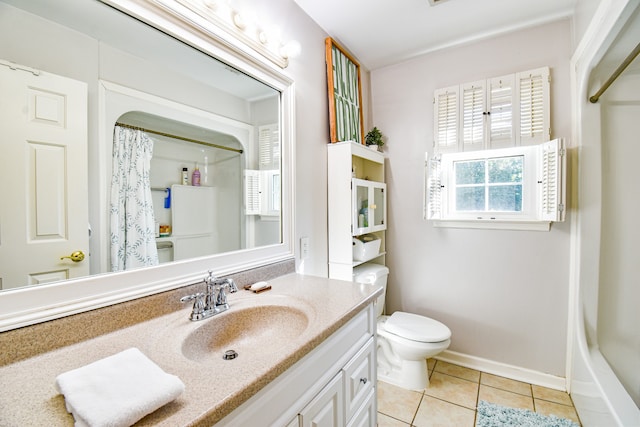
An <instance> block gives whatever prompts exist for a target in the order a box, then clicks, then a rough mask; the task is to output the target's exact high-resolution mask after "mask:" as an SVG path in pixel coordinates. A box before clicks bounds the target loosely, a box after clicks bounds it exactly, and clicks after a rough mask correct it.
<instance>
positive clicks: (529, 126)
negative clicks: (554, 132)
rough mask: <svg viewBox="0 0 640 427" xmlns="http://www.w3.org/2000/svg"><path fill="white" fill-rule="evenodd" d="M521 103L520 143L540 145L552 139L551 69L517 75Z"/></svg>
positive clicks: (539, 69)
mask: <svg viewBox="0 0 640 427" xmlns="http://www.w3.org/2000/svg"><path fill="white" fill-rule="evenodd" d="M516 82H517V85H518V100H519V102H520V110H519V115H520V120H519V128H520V129H519V143H520V145H531V144H538V143H541V142H544V141H548V140H549V139H550V138H551V125H550V107H549V105H550V101H549V86H550V84H549V68H548V67H544V68H538V69H536V70H531V71H525V72H522V73H517V74H516Z"/></svg>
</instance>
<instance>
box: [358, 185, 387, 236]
mask: <svg viewBox="0 0 640 427" xmlns="http://www.w3.org/2000/svg"><path fill="white" fill-rule="evenodd" d="M351 195H352V201H351V210H352V220H351V224H352V230H353V233H352V234H353V235H354V236H360V235H362V234H365V233H371V232H373V231H381V230H386V229H387V184H385V183H383V182H377V181H367V180H364V179H357V178H354V179H353V180H352V183H351Z"/></svg>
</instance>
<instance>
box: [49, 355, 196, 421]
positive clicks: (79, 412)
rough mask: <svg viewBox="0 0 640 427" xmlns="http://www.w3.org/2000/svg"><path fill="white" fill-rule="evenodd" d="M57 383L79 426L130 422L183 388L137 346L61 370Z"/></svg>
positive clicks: (162, 404) (138, 418) (166, 400)
mask: <svg viewBox="0 0 640 427" xmlns="http://www.w3.org/2000/svg"><path fill="white" fill-rule="evenodd" d="M56 386H57V387H58V390H59V391H60V393H62V394H63V395H64V398H65V402H66V405H67V411H68V412H70V413H71V414H72V415H73V417H74V419H75V421H76V424H75V425H76V427H81V426H91V427H97V426H105V427H106V426H109V427H117V426H130V425H132V424H135V423H136V422H137V421H138V420H140V419H141V418H143V417H144V416H145V415H147V414H150V413H151V412H153V411H155V410H156V409H158V408H160V407H161V406H164V405H166V404H167V403H169V402H171V401H172V400H174V399H176V398H177V397H178V396H179V395H180V394H181V393H182V392H183V391H184V384H183V383H182V381H180V379H179V378H178V377H176V376H175V375H170V374H167V373H166V372H164V371H163V370H162V368H160V367H159V366H158V365H156V364H155V363H153V362H152V361H151V360H150V359H149V358H147V356H145V355H144V354H142V352H141V351H140V350H138V349H137V348H130V349H128V350H125V351H123V352H121V353H117V354H114V355H113V356H109V357H107V358H104V359H101V360H98V361H96V362H93V363H90V364H89V365H86V366H83V367H81V368H78V369H74V370H72V371H69V372H65V373H63V374H60V375H58V377H57V378H56Z"/></svg>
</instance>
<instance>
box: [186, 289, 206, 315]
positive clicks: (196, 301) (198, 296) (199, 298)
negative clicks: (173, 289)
mask: <svg viewBox="0 0 640 427" xmlns="http://www.w3.org/2000/svg"><path fill="white" fill-rule="evenodd" d="M204 297H205V294H203V293H202V292H198V293H195V294H193V295H186V296H183V297H182V298H180V302H181V303H183V304H184V303H185V302H189V301H193V310H191V315H190V316H189V318H190V319H191V320H200V319H202V317H203V315H204V306H205V303H204Z"/></svg>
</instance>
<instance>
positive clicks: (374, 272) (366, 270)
mask: <svg viewBox="0 0 640 427" xmlns="http://www.w3.org/2000/svg"><path fill="white" fill-rule="evenodd" d="M388 276H389V269H388V268H387V267H386V266H384V265H380V264H373V263H364V264H361V265H359V266H357V267H354V269H353V281H354V282H360V283H372V284H376V285H379V286H382V289H383V292H382V295H380V296H379V297H378V300H377V301H376V308H377V312H378V313H377V316H378V317H379V316H380V315H382V312H383V311H384V302H385V295H386V293H387V277H388Z"/></svg>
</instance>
